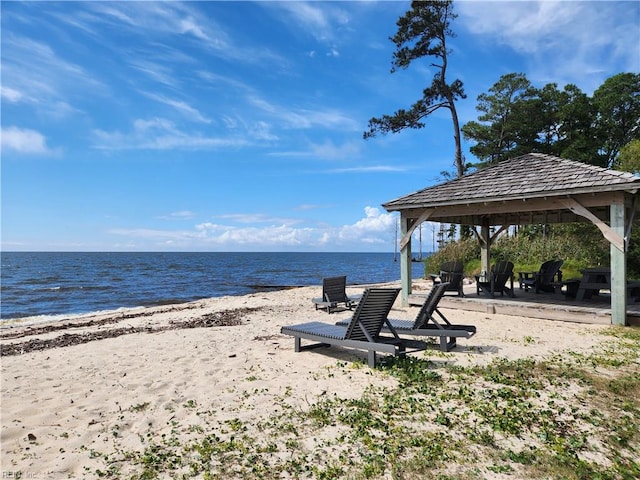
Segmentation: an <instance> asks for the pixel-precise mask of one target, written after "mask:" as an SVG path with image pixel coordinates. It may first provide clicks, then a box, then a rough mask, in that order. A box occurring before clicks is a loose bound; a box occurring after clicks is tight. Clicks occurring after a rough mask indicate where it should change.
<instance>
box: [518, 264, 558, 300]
mask: <svg viewBox="0 0 640 480" xmlns="http://www.w3.org/2000/svg"><path fill="white" fill-rule="evenodd" d="M563 263H564V260H547V261H546V262H544V263H543V264H542V265H541V266H540V270H538V271H537V272H518V282H519V283H520V288H524V289H525V291H529V289H530V288H532V287H535V289H536V293H540V292H548V293H554V292H555V291H556V286H558V285H561V284H562V270H560V267H562V264H563Z"/></svg>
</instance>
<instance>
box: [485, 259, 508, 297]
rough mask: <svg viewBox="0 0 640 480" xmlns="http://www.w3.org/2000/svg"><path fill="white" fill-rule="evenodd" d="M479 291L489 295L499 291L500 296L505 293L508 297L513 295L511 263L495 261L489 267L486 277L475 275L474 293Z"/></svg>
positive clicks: (491, 295)
mask: <svg viewBox="0 0 640 480" xmlns="http://www.w3.org/2000/svg"><path fill="white" fill-rule="evenodd" d="M507 281H510V284H509V285H510V286H509V287H507ZM480 292H482V293H484V294H485V295H487V296H489V297H493V296H495V294H496V293H499V294H500V296H504V294H505V293H506V294H507V295H509V296H510V297H515V294H514V293H513V263H512V262H505V261H501V262H497V263H496V264H495V265H494V266H493V267H491V272H489V275H488V277H486V276H485V277H484V278H483V277H482V276H481V275H476V293H477V294H478V295H480Z"/></svg>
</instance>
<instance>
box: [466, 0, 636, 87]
mask: <svg viewBox="0 0 640 480" xmlns="http://www.w3.org/2000/svg"><path fill="white" fill-rule="evenodd" d="M456 9H457V11H458V12H459V13H460V21H461V22H462V23H463V24H464V26H465V28H466V29H468V30H469V31H470V32H471V33H473V34H475V35H478V36H479V38H482V37H483V36H484V37H486V38H487V39H489V40H490V42H489V44H491V43H492V42H497V43H498V44H503V45H506V46H509V47H511V48H512V49H513V50H514V51H515V52H517V53H520V54H525V55H526V57H525V58H528V59H529V61H530V63H531V73H530V74H529V75H528V76H529V77H530V78H532V79H534V80H541V81H556V82H558V83H563V82H564V83H575V84H577V85H581V86H585V83H586V82H589V83H590V84H589V85H586V87H587V89H590V88H591V87H594V86H598V85H599V84H600V83H601V82H602V81H603V80H604V78H603V75H605V73H604V72H611V65H613V64H615V62H619V61H620V60H622V61H623V62H624V63H626V64H627V65H628V70H629V71H637V70H638V69H640V58H639V57H638V47H637V45H638V44H639V43H640V30H639V29H638V24H637V22H638V18H639V16H640V4H638V2H628V1H623V2H589V1H580V2H566V1H562V0H545V1H527V2H460V3H458V4H457V6H456ZM607 76H608V74H607ZM534 77H535V78H534Z"/></svg>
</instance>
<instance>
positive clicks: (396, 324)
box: [336, 283, 476, 352]
mask: <svg viewBox="0 0 640 480" xmlns="http://www.w3.org/2000/svg"><path fill="white" fill-rule="evenodd" d="M448 288H449V286H448V285H447V284H446V283H439V284H438V285H436V286H434V287H433V288H432V289H431V292H429V295H428V296H427V298H426V300H425V301H424V303H423V304H422V307H421V308H420V311H419V312H418V315H417V316H416V319H415V320H395V319H389V320H387V322H385V326H384V327H383V328H382V331H383V332H385V331H391V329H392V330H395V332H396V333H398V335H411V336H418V337H438V338H439V339H440V350H442V351H443V352H448V351H449V350H451V349H452V348H454V347H455V346H456V339H457V338H461V337H462V338H471V337H472V336H473V335H475V333H476V327H475V325H454V324H452V323H451V322H449V320H447V318H446V317H445V316H444V314H443V313H442V312H441V311H440V310H438V303H439V302H440V299H441V298H442V297H443V296H444V292H446V291H447V290H448ZM436 315H437V317H436ZM346 324H347V321H341V322H338V323H337V324H336V325H346Z"/></svg>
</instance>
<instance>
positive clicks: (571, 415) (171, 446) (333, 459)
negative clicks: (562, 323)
mask: <svg viewBox="0 0 640 480" xmlns="http://www.w3.org/2000/svg"><path fill="white" fill-rule="evenodd" d="M603 335H604V339H603V342H602V343H601V345H600V347H598V348H595V349H594V350H593V352H591V353H589V354H578V353H575V352H574V353H567V354H562V355H561V354H556V355H553V356H552V357H550V358H546V359H542V360H540V359H533V358H521V359H517V360H509V359H506V358H498V359H496V360H494V361H493V362H491V363H489V364H488V365H485V366H472V367H462V366H458V365H455V364H453V363H449V362H447V361H446V359H445V360H443V359H439V360H438V361H437V362H432V361H430V360H427V359H423V358H417V357H407V358H400V359H389V361H388V362H387V363H386V364H384V365H382V366H381V367H379V368H378V369H377V372H375V375H377V376H381V377H392V378H394V379H395V382H394V386H392V387H382V386H379V385H380V384H382V382H378V381H373V382H372V386H370V387H369V388H368V389H366V390H365V391H363V392H362V394H361V395H360V396H359V397H356V398H340V397H338V396H336V395H333V396H331V395H330V394H329V395H327V394H326V393H323V394H319V396H318V398H316V399H315V400H311V399H307V407H306V408H304V409H298V408H294V407H292V406H291V405H290V404H289V403H288V402H287V398H288V393H289V392H285V393H284V394H283V395H282V396H281V397H278V396H275V397H273V398H274V401H275V403H276V407H277V408H276V409H275V412H277V413H275V414H271V415H270V416H269V415H268V414H265V415H264V416H262V417H260V416H258V417H252V420H251V423H248V420H246V419H244V420H243V419H241V418H238V417H232V418H228V419H227V420H220V419H219V418H217V417H215V415H214V413H213V412H211V411H199V412H198V417H199V419H200V420H201V422H200V424H199V426H198V428H193V426H190V425H181V424H180V423H179V422H177V421H175V420H172V422H171V424H170V425H168V427H170V429H171V430H170V433H165V434H163V435H151V434H149V436H148V438H146V439H144V443H145V444H146V447H145V448H143V449H142V450H141V451H124V450H121V451H117V452H116V453H114V454H110V455H104V454H100V453H99V452H96V451H95V450H91V451H90V452H89V455H90V457H91V458H94V459H100V460H101V461H102V462H103V464H104V465H103V466H102V468H100V469H98V470H95V471H94V472H93V473H95V474H97V475H99V476H101V477H105V478H124V477H126V478H132V479H152V478H167V477H170V478H205V479H221V478H249V479H251V478H256V479H257V478H266V479H269V478H281V477H283V476H286V477H292V478H311V479H331V478H350V479H365V478H372V479H376V478H383V477H384V478H394V479H403V478H425V479H442V480H444V479H453V478H456V479H482V478H488V477H490V476H492V475H493V474H496V473H501V474H505V475H514V478H531V479H543V478H545V479H547V478H557V479H566V480H587V479H594V478H598V479H603V480H608V479H611V480H613V479H629V480H630V479H634V478H638V476H639V475H640V329H637V328H629V327H627V328H610V329H607V330H606V331H604V334H603ZM527 341H528V340H527V339H526V338H525V339H523V342H525V343H527ZM447 358H449V357H447ZM350 368H352V367H351V366H350V365H346V364H344V363H338V364H337V365H336V366H335V368H334V369H332V370H331V372H329V371H321V372H318V375H320V376H334V375H336V374H338V373H340V372H342V373H343V374H344V375H346V376H348V375H350V374H351V373H350V372H349V370H350ZM372 373H373V372H372ZM374 380H375V379H374ZM386 384H387V385H388V382H386ZM259 394H261V392H258V391H254V392H253V393H252V395H259ZM184 406H185V407H187V406H188V407H189V408H194V407H196V403H195V402H194V401H192V402H187V404H185V405H184ZM140 410H142V409H140ZM131 411H135V412H137V411H139V409H132V410H131ZM186 432H187V433H188V434H187V433H186ZM179 438H180V439H182V440H179Z"/></svg>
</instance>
